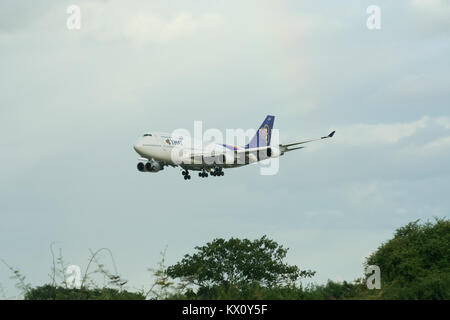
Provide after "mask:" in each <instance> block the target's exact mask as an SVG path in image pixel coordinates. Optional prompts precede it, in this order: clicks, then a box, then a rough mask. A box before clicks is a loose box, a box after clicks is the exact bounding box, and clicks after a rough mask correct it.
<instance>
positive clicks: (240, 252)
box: [167, 236, 314, 290]
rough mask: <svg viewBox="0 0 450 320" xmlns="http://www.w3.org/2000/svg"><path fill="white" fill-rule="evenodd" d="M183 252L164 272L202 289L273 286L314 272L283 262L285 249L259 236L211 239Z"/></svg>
mask: <svg viewBox="0 0 450 320" xmlns="http://www.w3.org/2000/svg"><path fill="white" fill-rule="evenodd" d="M195 249H196V250H197V252H196V253H194V254H193V255H189V254H187V255H185V256H184V258H183V259H182V261H181V262H178V263H177V264H175V265H173V266H170V267H168V268H167V274H168V275H169V276H171V277H173V278H180V279H182V280H183V281H186V282H188V283H192V284H195V285H197V286H199V287H203V288H214V286H221V285H223V286H225V288H226V290H232V288H233V286H238V285H249V284H253V283H257V284H259V285H261V286H266V287H275V286H279V285H286V284H290V283H294V282H295V281H297V280H298V279H299V278H302V277H311V276H313V275H314V272H312V271H310V270H307V271H302V270H300V269H299V268H298V267H297V266H290V265H288V264H286V263H285V262H283V260H284V258H285V257H286V253H287V251H288V249H285V248H284V247H283V246H281V245H279V244H278V243H276V242H275V241H273V240H270V239H268V238H266V236H263V237H262V238H261V239H257V240H254V241H250V240H248V239H242V240H241V239H236V238H231V239H229V240H224V239H215V240H213V241H212V242H209V243H207V244H206V245H205V246H202V247H195Z"/></svg>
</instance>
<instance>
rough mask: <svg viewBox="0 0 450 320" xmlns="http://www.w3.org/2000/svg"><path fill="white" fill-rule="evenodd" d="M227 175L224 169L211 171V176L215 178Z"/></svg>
mask: <svg viewBox="0 0 450 320" xmlns="http://www.w3.org/2000/svg"><path fill="white" fill-rule="evenodd" d="M224 174H225V173H224V172H223V171H222V168H216V169H214V171H211V175H212V176H215V177H219V176H223V175H224Z"/></svg>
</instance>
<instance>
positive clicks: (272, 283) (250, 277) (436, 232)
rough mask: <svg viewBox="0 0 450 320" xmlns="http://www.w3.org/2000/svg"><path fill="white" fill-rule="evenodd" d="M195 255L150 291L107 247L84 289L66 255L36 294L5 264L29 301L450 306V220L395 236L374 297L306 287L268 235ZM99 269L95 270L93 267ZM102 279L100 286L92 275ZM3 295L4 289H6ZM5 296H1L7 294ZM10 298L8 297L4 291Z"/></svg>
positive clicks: (363, 289)
mask: <svg viewBox="0 0 450 320" xmlns="http://www.w3.org/2000/svg"><path fill="white" fill-rule="evenodd" d="M195 249H196V252H195V253H194V254H192V255H188V254H187V255H185V256H184V257H183V259H182V260H181V261H180V262H178V263H176V264H175V265H172V266H170V267H166V266H165V251H163V252H162V253H161V255H162V260H161V262H160V263H159V264H158V267H157V268H156V269H149V270H150V271H152V273H153V277H154V282H153V284H152V285H151V286H150V289H148V290H144V289H142V290H141V291H140V292H130V291H127V290H125V284H126V283H127V281H126V280H124V279H122V278H121V277H120V276H119V274H118V271H117V268H116V265H115V262H114V258H113V256H112V253H111V251H110V250H109V249H107V248H102V249H100V250H97V251H96V252H91V256H90V258H89V263H88V265H87V267H86V270H85V272H84V276H83V279H82V287H81V288H80V289H70V288H68V287H67V284H66V281H65V280H66V275H65V272H64V271H65V270H66V265H65V263H64V261H63V259H62V254H61V251H60V254H59V257H58V258H57V259H55V256H54V254H53V249H52V248H51V252H52V257H53V268H52V274H51V275H50V278H51V280H52V281H51V284H47V285H43V286H39V287H34V288H33V287H32V286H31V285H30V284H28V283H27V282H26V278H25V276H24V275H22V274H21V273H20V271H19V270H18V269H16V268H13V267H10V266H9V265H8V264H6V262H4V261H3V264H5V265H6V266H7V268H8V269H9V270H10V271H11V273H12V276H11V278H12V279H14V280H15V281H16V286H17V288H18V289H19V290H21V292H22V293H23V296H24V298H25V299H28V300H41V299H44V300H49V299H51V300H53V299H56V300H60V299H63V300H72V299H76V300H129V299H132V300H141V299H192V300H202V299H220V300H224V299H241V300H249V299H251V300H258V299H265V300H267V299H268V300H278V299H282V300H290V299H295V300H298V299H300V300H310V299H314V300H344V299H447V300H448V299H450V221H449V220H448V219H436V220H435V222H434V223H431V222H427V223H423V224H420V223H419V221H415V222H411V223H409V224H407V225H406V226H404V227H401V228H399V229H398V230H396V232H395V235H394V237H393V239H391V240H389V241H387V242H385V243H383V244H382V245H381V246H380V247H379V248H378V250H377V251H376V252H374V253H373V254H372V255H370V256H369V257H368V258H367V260H366V262H365V265H366V266H368V265H377V266H379V267H380V269H381V281H382V289H381V290H369V289H367V286H366V280H367V279H364V278H361V279H357V280H356V281H353V282H346V281H344V282H342V283H340V282H333V281H328V282H327V283H326V284H325V285H312V284H310V285H309V286H306V287H304V286H302V284H301V283H300V281H299V280H301V279H302V278H307V277H311V276H312V275H314V272H313V271H310V270H306V271H302V270H300V269H299V268H298V267H297V266H291V265H288V264H287V263H285V262H284V259H285V258H286V254H287V251H288V249H286V248H284V247H283V246H281V245H279V244H278V243H276V242H275V241H273V240H270V239H268V238H266V237H265V236H264V237H262V238H260V239H257V240H254V241H250V240H248V239H236V238H231V239H229V240H224V239H215V240H213V241H212V242H210V243H207V244H206V245H205V246H201V247H196V248H195ZM101 253H108V254H109V256H110V259H111V262H112V265H113V267H114V272H109V271H108V270H107V269H106V268H105V266H104V265H103V263H101V261H100V254H101ZM95 265H96V266H97V268H96V269H92V270H91V269H90V266H95ZM95 275H96V276H97V277H98V276H101V277H103V280H104V285H103V286H99V285H97V284H96V281H94V278H93V276H95ZM0 289H1V287H0ZM0 291H1V290H0ZM0 293H2V295H3V296H5V297H6V294H5V293H4V292H0Z"/></svg>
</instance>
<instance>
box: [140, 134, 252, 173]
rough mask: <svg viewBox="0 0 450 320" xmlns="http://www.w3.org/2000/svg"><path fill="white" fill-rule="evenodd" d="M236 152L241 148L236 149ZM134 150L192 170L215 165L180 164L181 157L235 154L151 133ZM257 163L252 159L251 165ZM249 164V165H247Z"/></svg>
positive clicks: (154, 158)
mask: <svg viewBox="0 0 450 320" xmlns="http://www.w3.org/2000/svg"><path fill="white" fill-rule="evenodd" d="M235 148H236V150H239V149H241V148H237V147H235ZM134 150H136V152H137V153H138V154H139V155H140V156H142V157H143V158H145V159H148V160H154V161H159V162H162V163H163V164H164V165H171V166H176V165H180V166H181V167H183V168H188V169H191V170H202V169H204V168H208V167H214V166H215V165H206V164H205V163H182V164H180V163H179V155H180V154H183V155H184V157H186V158H189V157H190V156H191V155H193V154H196V153H197V154H200V153H204V152H205V150H207V151H208V152H209V153H217V154H223V153H225V152H233V150H230V149H229V148H227V147H225V146H223V145H220V144H216V143H209V144H203V143H202V142H201V141H190V140H189V138H184V137H180V136H178V137H174V136H172V135H171V134H169V133H162V132H156V133H151V134H150V133H149V134H144V135H143V136H142V137H141V138H140V139H139V140H138V141H137V142H136V144H135V145H134ZM253 162H257V160H256V158H255V159H251V163H253ZM246 164H249V163H246ZM242 165H243V164H234V163H232V164H225V165H222V167H227V168H232V167H239V166H242Z"/></svg>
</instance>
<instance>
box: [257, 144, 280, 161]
mask: <svg viewBox="0 0 450 320" xmlns="http://www.w3.org/2000/svg"><path fill="white" fill-rule="evenodd" d="M279 156H281V151H280V149H279V148H277V147H268V148H267V149H264V150H261V151H259V152H258V159H259V160H265V159H269V158H278V157H279Z"/></svg>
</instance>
